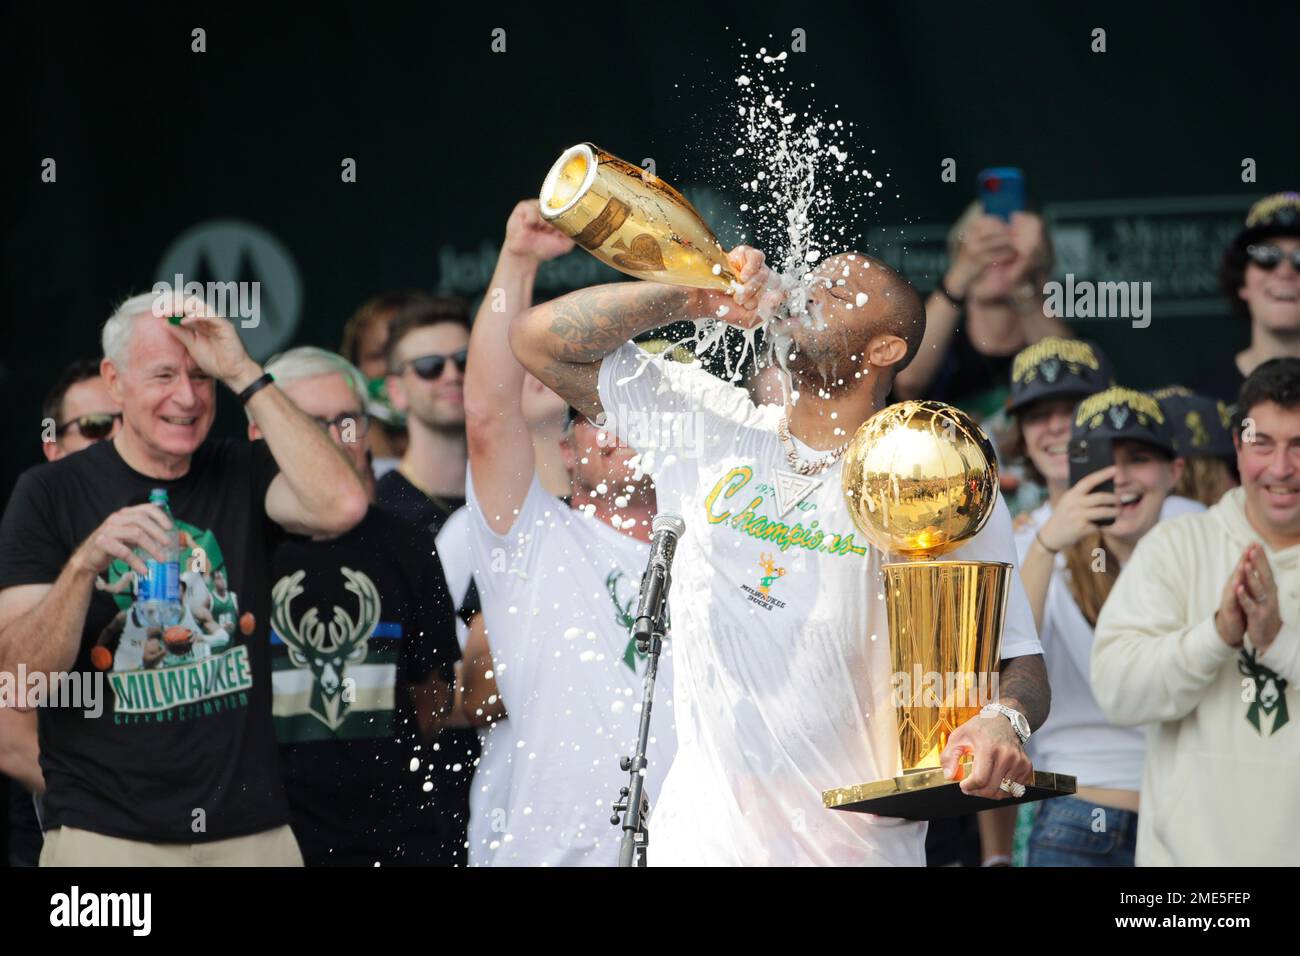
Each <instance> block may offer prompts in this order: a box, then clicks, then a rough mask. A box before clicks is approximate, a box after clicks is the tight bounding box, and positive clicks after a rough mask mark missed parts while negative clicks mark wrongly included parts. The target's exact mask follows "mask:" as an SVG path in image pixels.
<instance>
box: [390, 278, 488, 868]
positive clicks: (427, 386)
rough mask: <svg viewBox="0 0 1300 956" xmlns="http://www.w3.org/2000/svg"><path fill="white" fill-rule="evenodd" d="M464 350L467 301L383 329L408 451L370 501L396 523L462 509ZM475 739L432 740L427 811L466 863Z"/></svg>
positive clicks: (444, 303)
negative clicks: (431, 800)
mask: <svg viewBox="0 0 1300 956" xmlns="http://www.w3.org/2000/svg"><path fill="white" fill-rule="evenodd" d="M468 348H469V303H467V302H465V301H464V300H462V299H457V298H451V297H443V298H439V297H428V298H425V299H422V300H417V301H415V302H413V303H412V304H410V305H409V306H407V307H405V308H403V309H401V310H399V311H398V313H397V314H396V315H395V316H394V317H393V320H392V322H391V323H390V325H389V327H388V348H387V355H388V373H389V374H388V381H387V384H388V395H389V398H390V399H391V400H392V403H393V406H394V407H395V408H397V409H398V410H399V411H401V412H403V413H404V414H405V415H406V433H407V437H408V440H407V445H406V452H405V454H403V455H402V460H401V462H400V464H398V466H397V467H396V468H394V469H393V470H392V471H390V472H388V473H387V474H386V475H384V476H383V477H382V478H380V479H379V481H378V482H377V483H376V500H377V503H378V504H379V506H380V507H381V508H385V509H387V510H389V511H391V512H393V513H394V514H396V515H398V516H399V517H401V518H403V519H405V520H406V521H409V522H411V523H413V524H416V525H418V526H419V527H421V528H427V529H428V530H429V532H430V533H431V534H432V535H433V536H434V537H437V535H438V532H440V531H441V530H442V526H443V524H444V523H446V521H447V519H448V518H449V517H451V515H452V513H453V512H454V511H456V509H458V508H460V507H461V506H462V505H464V504H465V462H466V453H465V399H464V389H463V385H464V380H465V378H464V376H465V367H466V356H467V350H468ZM457 613H458V614H459V615H460V617H461V619H462V621H463V622H465V623H466V624H467V623H468V622H469V621H470V619H471V618H472V617H473V616H474V614H476V613H478V592H477V590H475V589H474V588H473V586H472V585H471V586H470V588H469V590H468V592H467V593H466V595H465V597H464V599H463V600H462V602H461V603H460V605H459V607H458V608H457ZM480 752H481V751H480V747H479V740H478V734H476V733H475V732H474V730H473V729H472V728H469V727H447V728H446V729H444V730H443V732H442V735H441V736H440V737H439V739H438V754H439V756H440V757H442V758H443V759H442V760H441V761H439V762H436V764H435V767H434V779H433V781H432V783H433V787H434V791H435V792H437V793H438V794H439V799H438V801H437V802H436V803H435V807H434V811H435V812H436V813H437V814H438V815H439V817H440V819H441V822H440V824H439V825H440V826H441V827H442V828H443V829H444V830H445V831H447V832H452V833H455V834H458V836H457V837H456V838H455V839H454V840H453V841H452V843H453V844H454V845H455V846H456V847H457V857H456V859H455V860H454V861H453V862H454V863H456V864H459V865H464V864H465V863H466V862H467V859H468V857H467V854H466V852H465V847H464V844H465V841H466V839H467V834H468V831H467V829H466V828H467V827H468V824H469V788H470V782H471V780H472V778H473V774H474V767H475V765H476V763H477V761H478V758H479V754H480Z"/></svg>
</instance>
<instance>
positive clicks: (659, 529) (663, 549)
mask: <svg viewBox="0 0 1300 956" xmlns="http://www.w3.org/2000/svg"><path fill="white" fill-rule="evenodd" d="M685 531H686V522H685V521H683V520H682V518H681V515H675V514H672V513H671V512H662V513H660V514H657V515H655V518H654V521H652V522H651V524H650V560H649V562H648V563H647V564H646V569H645V574H643V575H641V598H640V601H639V602H638V604H637V608H636V621H635V622H634V623H633V625H632V636H633V637H634V638H635V639H636V643H637V647H638V648H639V649H640V650H642V651H644V650H645V649H646V647H648V646H649V643H650V637H651V635H652V634H653V633H654V630H655V628H656V626H657V625H658V622H659V620H660V619H661V618H662V617H663V610H664V601H665V600H666V598H667V596H668V585H669V581H670V578H671V576H672V574H671V572H672V564H673V554H674V553H675V552H676V550H677V539H678V538H680V537H681V536H682V534H683V532H685Z"/></svg>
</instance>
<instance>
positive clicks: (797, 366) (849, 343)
mask: <svg viewBox="0 0 1300 956" xmlns="http://www.w3.org/2000/svg"><path fill="white" fill-rule="evenodd" d="M866 347H867V341H866V339H865V338H864V337H863V336H861V335H852V334H850V332H849V331H848V330H845V329H840V330H837V331H832V330H829V329H826V330H822V331H816V332H814V331H809V330H800V334H798V335H797V336H792V335H788V334H787V335H778V336H777V337H776V340H775V355H776V359H777V363H778V364H779V365H780V366H781V370H782V371H783V372H785V373H786V374H787V375H788V376H789V377H790V382H791V387H792V388H794V389H797V390H799V391H801V392H802V391H803V390H804V389H807V388H816V389H819V390H824V391H831V390H832V389H840V390H843V391H851V390H853V389H855V388H857V387H858V386H859V385H862V384H864V383H865V381H866V376H865V375H863V376H862V377H860V378H854V377H853V376H854V375H855V374H858V373H860V372H861V371H862V367H863V365H864V364H865V361H864V356H863V352H864V350H865V349H866Z"/></svg>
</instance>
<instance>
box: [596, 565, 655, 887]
mask: <svg viewBox="0 0 1300 956" xmlns="http://www.w3.org/2000/svg"><path fill="white" fill-rule="evenodd" d="M653 577H654V573H653V570H652V569H651V570H647V571H646V573H645V574H644V575H642V576H641V595H642V597H643V598H644V597H645V596H646V595H647V588H648V587H649V588H650V592H651V596H652V597H653V598H658V600H657V601H656V602H655V603H657V604H658V605H659V606H658V607H657V608H653V609H652V610H651V619H652V621H653V626H652V627H651V628H650V634H649V637H645V636H642V635H640V634H638V635H637V641H636V646H637V650H639V651H641V653H643V654H646V653H648V654H649V661H648V664H647V666H646V672H645V681H644V683H643V684H642V686H641V725H640V729H639V731H638V733H637V744H636V753H635V754H634V755H633V756H631V757H623V758H621V759H620V760H619V762H618V765H619V768H620V769H622V770H626V771H627V772H628V785H627V786H626V787H621V788H620V789H619V791H618V796H619V799H618V800H617V801H615V803H614V806H613V810H614V813H613V815H611V816H610V818H609V822H610V823H612V824H613V825H614V826H619V825H620V820H619V814H623V818H622V821H621V824H622V827H623V842H622V844H620V846H619V850H618V865H619V866H620V867H631V866H645V865H646V847H647V846H648V845H649V843H650V830H649V828H648V827H647V826H646V822H645V820H646V816H647V815H648V814H649V813H650V798H649V797H647V796H646V794H645V769H646V765H647V763H648V761H647V759H646V749H647V748H648V747H649V745H650V709H651V706H652V704H653V701H654V694H655V677H656V676H657V675H658V673H659V652H660V651H661V650H662V649H663V636H664V632H665V631H666V630H667V615H666V610H667V606H668V586H669V583H670V579H668V578H667V577H665V579H664V581H663V587H662V589H660V588H658V587H653V586H651V579H652V578H653ZM656 583H657V582H656Z"/></svg>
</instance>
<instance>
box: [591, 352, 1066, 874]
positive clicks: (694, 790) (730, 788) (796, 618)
mask: <svg viewBox="0 0 1300 956" xmlns="http://www.w3.org/2000/svg"><path fill="white" fill-rule="evenodd" d="M641 362H642V359H641V353H640V350H639V349H637V348H636V347H635V346H634V345H631V344H630V343H629V344H626V345H624V346H623V347H622V348H620V349H619V350H618V351H616V352H614V353H613V354H612V355H610V356H607V357H606V359H605V360H604V362H603V364H602V366H601V370H600V385H599V387H600V399H601V402H602V404H603V406H604V410H605V414H606V415H607V416H608V423H609V425H610V427H613V428H615V429H616V431H617V433H618V435H619V436H620V438H622V439H623V440H625V441H626V442H627V443H628V444H629V445H631V446H632V447H633V448H636V449H638V450H640V451H641V452H642V459H643V463H644V465H645V467H646V468H647V470H649V471H650V472H651V473H652V474H653V475H654V476H655V479H656V482H657V493H658V497H659V507H660V509H661V510H664V511H668V510H672V511H677V512H678V513H680V514H681V516H682V517H683V518H684V520H685V522H686V531H685V533H684V534H683V536H682V539H681V541H680V543H679V545H678V549H677V556H676V559H675V562H674V565H673V584H672V593H671V595H670V597H669V607H670V610H671V614H672V624H673V642H674V645H673V648H674V654H673V664H674V666H675V667H676V671H675V674H674V678H675V681H676V688H677V689H676V698H675V699H676V711H675V716H676V718H677V738H678V750H677V759H676V761H675V762H674V763H673V767H672V770H671V771H669V774H668V779H667V781H666V782H665V783H664V789H663V794H662V796H661V798H660V801H659V805H658V807H657V808H655V809H654V811H653V812H652V814H651V818H650V848H649V853H648V860H649V862H650V863H651V864H652V865H661V864H667V865H673V864H685V865H691V864H702V865H710V864H716V865H761V864H773V865H792V864H813V865H870V864H876V865H890V864H892V865H912V866H922V865H924V863H925V829H926V825H925V824H924V823H917V822H912V821H907V820H901V819H897V818H886V817H877V816H874V815H867V814H861V813H852V812H846V811H839V810H827V809H825V808H824V807H823V805H822V800H821V794H822V791H823V790H828V789H833V788H836V787H845V786H850V785H853V784H860V783H869V782H871V781H874V780H880V779H882V778H887V777H892V776H895V775H896V774H898V773H899V772H900V771H901V765H900V760H899V753H898V736H897V718H896V714H895V710H894V707H893V706H892V703H891V676H892V675H891V665H890V660H889V628H888V620H887V616H886V611H885V605H884V601H883V599H882V596H881V590H882V576H881V572H880V564H881V556H880V554H879V553H878V552H877V551H876V550H875V549H873V548H871V547H869V546H867V544H866V542H865V541H862V540H861V537H860V535H859V534H858V533H857V529H856V527H855V526H854V524H853V521H852V519H851V518H850V516H849V512H848V509H847V507H846V506H845V503H844V498H843V494H842V492H841V490H840V465H839V464H836V465H834V466H832V467H831V468H829V469H827V470H826V471H825V472H823V473H822V474H821V475H818V476H817V478H819V479H820V480H821V484H820V486H819V487H817V488H816V489H815V490H813V491H812V492H811V493H810V494H809V495H808V496H807V497H806V498H805V499H803V501H802V503H800V504H799V505H798V506H797V507H795V508H794V509H792V510H791V511H790V512H789V515H788V516H787V517H785V518H782V517H781V515H780V514H779V512H778V508H777V507H776V505H775V503H774V492H773V490H772V486H773V485H774V484H775V482H776V480H777V477H776V476H777V475H778V474H789V473H790V469H789V467H788V465H787V462H786V460H785V455H784V453H783V452H782V450H781V444H780V440H779V439H778V438H777V434H776V426H777V420H778V418H779V417H780V415H781V409H780V408H779V407H777V406H774V405H765V406H762V407H761V408H760V407H755V406H754V404H753V403H752V402H751V401H750V399H749V396H748V395H747V394H746V392H745V391H744V389H741V388H736V387H734V386H731V385H728V384H726V383H725V382H722V381H721V380H719V379H717V378H715V377H714V376H712V375H710V374H708V373H707V372H706V371H704V370H703V369H702V368H701V367H699V366H698V365H681V364H675V363H662V362H657V363H655V364H652V365H647V366H646V367H645V368H644V370H641ZM661 386H662V388H661ZM796 444H798V443H796ZM798 448H799V451H800V453H801V454H802V455H803V456H804V457H805V458H809V459H811V458H815V457H817V456H818V453H817V452H815V451H811V450H810V449H808V448H806V447H804V446H802V445H798ZM951 557H952V558H953V559H954V560H955V559H959V558H966V559H976V560H994V561H1006V562H1009V563H1012V564H1014V563H1015V549H1014V545H1013V540H1012V534H1011V518H1010V514H1009V513H1008V511H1007V508H1006V505H1005V504H1004V503H1003V502H1002V500H1001V498H999V499H998V504H997V507H996V509H995V510H994V513H993V515H992V516H991V518H990V519H989V522H988V524H987V525H986V526H985V528H984V529H983V530H982V531H981V532H980V533H979V534H978V535H976V536H975V537H974V538H972V539H971V540H970V541H968V542H967V543H966V544H965V545H964V546H963V547H962V548H960V549H959V550H957V551H955V552H953V553H952V555H951ZM1002 648H1003V650H1002V653H1003V656H1004V657H1016V656H1019V655H1023V654H1038V653H1041V648H1040V646H1039V644H1038V640H1037V637H1036V636H1035V634H1034V625H1033V618H1032V615H1031V613H1030V610H1029V605H1028V602H1027V601H1026V599H1025V594H1024V588H1023V586H1022V585H1021V584H1020V577H1019V574H1018V573H1016V574H1013V576H1012V587H1011V594H1010V599H1009V602H1008V608H1007V619H1006V627H1005V630H1004V634H1003V642H1002Z"/></svg>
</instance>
